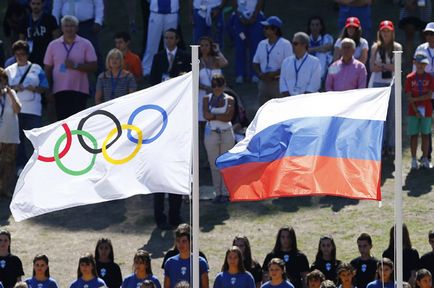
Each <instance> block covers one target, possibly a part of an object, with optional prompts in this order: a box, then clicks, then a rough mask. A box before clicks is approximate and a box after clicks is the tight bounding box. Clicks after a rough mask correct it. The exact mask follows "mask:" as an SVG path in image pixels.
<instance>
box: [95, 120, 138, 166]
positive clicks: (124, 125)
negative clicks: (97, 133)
mask: <svg viewBox="0 0 434 288" xmlns="http://www.w3.org/2000/svg"><path fill="white" fill-rule="evenodd" d="M121 127H122V129H128V131H129V132H130V131H131V130H134V131H136V133H137V137H138V138H139V140H138V141H137V142H136V144H137V145H136V148H135V149H134V151H133V152H132V153H131V154H130V155H128V156H127V157H125V158H123V159H119V160H116V159H113V158H111V157H110V156H109V155H108V154H107V148H108V145H107V142H108V141H109V140H110V138H112V136H113V134H115V132H116V130H117V129H116V128H114V129H113V130H112V131H110V133H109V134H108V135H107V137H106V138H105V140H104V142H103V143H102V155H103V156H104V159H105V160H107V162H109V163H112V164H124V163H126V162H128V161H130V160H131V159H133V158H134V156H136V154H137V153H138V152H139V150H140V147H142V139H143V133H142V130H140V128H139V127H137V126H134V125H129V124H122V126H121ZM118 135H119V133H118ZM112 143H113V142H112Z"/></svg>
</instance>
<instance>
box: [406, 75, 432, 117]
mask: <svg viewBox="0 0 434 288" xmlns="http://www.w3.org/2000/svg"><path fill="white" fill-rule="evenodd" d="M404 89H405V92H406V93H411V97H420V96H422V95H425V94H427V93H428V92H429V91H430V90H431V91H434V78H433V77H432V76H431V75H430V74H428V73H423V75H419V74H416V72H412V73H410V74H408V75H407V79H405V88H404ZM414 104H415V105H416V107H417V106H423V107H424V108H425V115H422V116H424V117H431V116H432V105H431V100H430V99H428V100H424V101H419V102H414ZM408 115H410V116H416V111H414V109H413V106H412V105H411V104H409V105H408Z"/></svg>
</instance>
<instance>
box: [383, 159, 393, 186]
mask: <svg viewBox="0 0 434 288" xmlns="http://www.w3.org/2000/svg"><path fill="white" fill-rule="evenodd" d="M394 171H395V164H394V159H393V158H390V157H385V158H383V159H382V162H381V186H383V185H384V183H385V182H386V180H387V179H392V178H394V176H393V172H394Z"/></svg>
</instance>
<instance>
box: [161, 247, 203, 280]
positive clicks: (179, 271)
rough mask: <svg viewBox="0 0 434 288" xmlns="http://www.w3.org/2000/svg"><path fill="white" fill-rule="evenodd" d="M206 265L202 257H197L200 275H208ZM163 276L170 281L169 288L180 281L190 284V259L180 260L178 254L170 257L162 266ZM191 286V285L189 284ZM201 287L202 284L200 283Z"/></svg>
mask: <svg viewBox="0 0 434 288" xmlns="http://www.w3.org/2000/svg"><path fill="white" fill-rule="evenodd" d="M208 270H209V268H208V263H207V262H206V260H205V259H204V258H202V257H199V272H200V275H202V274H203V273H208ZM164 275H165V277H166V276H167V277H169V279H170V288H173V287H175V285H176V283H178V282H180V281H187V282H188V283H190V258H187V259H181V258H180V256H179V254H178V255H176V256H173V257H170V258H169V259H168V260H167V261H166V264H164ZM190 284H192V283H190ZM200 284H201V286H202V283H200Z"/></svg>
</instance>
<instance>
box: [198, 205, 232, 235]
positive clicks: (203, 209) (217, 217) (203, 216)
mask: <svg viewBox="0 0 434 288" xmlns="http://www.w3.org/2000/svg"><path fill="white" fill-rule="evenodd" d="M229 205H231V203H219V204H215V203H212V201H201V202H200V211H199V214H200V231H201V232H210V231H212V230H214V227H215V226H217V225H223V224H224V221H225V220H228V219H229V218H230V215H229V212H228V207H229Z"/></svg>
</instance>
